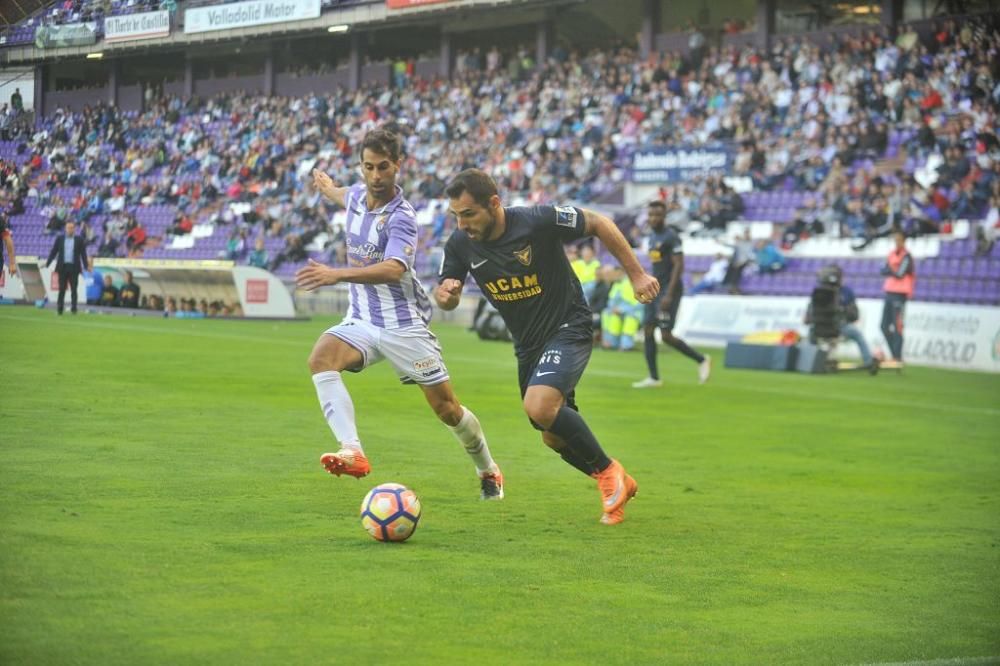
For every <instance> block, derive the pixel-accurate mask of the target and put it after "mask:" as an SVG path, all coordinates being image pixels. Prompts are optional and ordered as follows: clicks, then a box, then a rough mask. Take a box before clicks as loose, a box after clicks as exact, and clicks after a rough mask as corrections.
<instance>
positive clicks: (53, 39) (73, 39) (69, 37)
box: [35, 23, 97, 49]
mask: <svg viewBox="0 0 1000 666" xmlns="http://www.w3.org/2000/svg"><path fill="white" fill-rule="evenodd" d="M96 43H97V24H96V23H68V24H66V25H43V26H39V27H38V28H36V29H35V46H37V47H38V48H40V49H58V48H62V47H64V46H88V45H90V44H96Z"/></svg>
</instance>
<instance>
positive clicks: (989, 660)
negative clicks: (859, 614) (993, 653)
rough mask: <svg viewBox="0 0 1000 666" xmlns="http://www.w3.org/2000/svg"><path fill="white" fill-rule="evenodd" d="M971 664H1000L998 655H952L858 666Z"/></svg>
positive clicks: (952, 665)
mask: <svg viewBox="0 0 1000 666" xmlns="http://www.w3.org/2000/svg"><path fill="white" fill-rule="evenodd" d="M973 664H1000V657H952V658H951V659H931V660H930V661H883V662H871V663H867V664H860V665H859V666H966V665H968V666H972V665H973Z"/></svg>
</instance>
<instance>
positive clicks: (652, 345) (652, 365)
mask: <svg viewBox="0 0 1000 666" xmlns="http://www.w3.org/2000/svg"><path fill="white" fill-rule="evenodd" d="M642 350H643V351H644V352H645V353H646V367H647V368H649V376H650V377H652V378H653V379H659V378H660V371H659V369H657V367H656V338H655V337H654V336H653V333H652V332H649V333H646V336H645V337H644V338H643V341H642Z"/></svg>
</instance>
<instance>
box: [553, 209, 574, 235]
mask: <svg viewBox="0 0 1000 666" xmlns="http://www.w3.org/2000/svg"><path fill="white" fill-rule="evenodd" d="M555 209H556V224H558V225H559V226H560V227H569V228H570V229H576V209H575V208H573V207H572V206H556V207H555Z"/></svg>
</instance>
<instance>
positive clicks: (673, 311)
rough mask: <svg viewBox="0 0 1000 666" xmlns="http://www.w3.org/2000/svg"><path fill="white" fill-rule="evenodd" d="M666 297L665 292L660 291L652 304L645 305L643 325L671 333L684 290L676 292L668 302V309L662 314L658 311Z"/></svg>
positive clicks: (663, 290) (664, 290)
mask: <svg viewBox="0 0 1000 666" xmlns="http://www.w3.org/2000/svg"><path fill="white" fill-rule="evenodd" d="M666 295H667V290H666V289H661V290H660V293H659V294H657V295H656V299H654V300H653V302H652V303H647V304H646V308H645V311H646V312H645V318H644V319H643V323H644V324H646V325H647V326H648V325H650V324H652V325H653V326H654V327H656V328H661V329H663V330H665V331H672V330H674V324H675V323H676V322H677V311H678V310H680V309H681V298H683V297H684V290H683V289H678V290H677V294H676V295H675V296H674V298H673V300H672V301H670V307H669V308H667V310H666V312H664V311H661V310H660V303H662V302H663V298H664V297H665V296H666Z"/></svg>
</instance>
